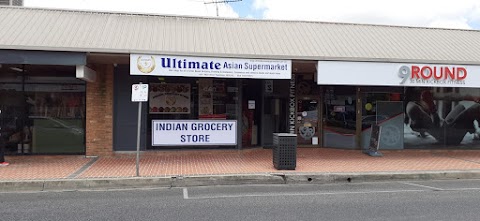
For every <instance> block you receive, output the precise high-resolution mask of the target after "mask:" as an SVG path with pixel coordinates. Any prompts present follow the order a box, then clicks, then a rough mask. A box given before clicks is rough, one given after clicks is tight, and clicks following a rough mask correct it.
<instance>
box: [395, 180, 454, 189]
mask: <svg viewBox="0 0 480 221" xmlns="http://www.w3.org/2000/svg"><path fill="white" fill-rule="evenodd" d="M399 183H403V184H406V185H410V186H416V187H423V188H427V189H431V190H437V191H443V190H444V189H442V188H437V187H433V186H427V185H422V184H417V183H410V182H399Z"/></svg>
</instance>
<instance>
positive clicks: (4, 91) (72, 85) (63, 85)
mask: <svg viewBox="0 0 480 221" xmlns="http://www.w3.org/2000/svg"><path fill="white" fill-rule="evenodd" d="M85 62H86V56H85V54H83V53H58V52H38V51H13V50H0V110H1V112H2V121H3V126H2V128H1V129H2V135H3V136H4V138H5V142H6V152H7V154H84V153H85V115H86V113H85V98H86V93H85V91H86V87H85V82H84V81H83V80H80V79H78V78H76V66H77V65H84V64H85Z"/></svg>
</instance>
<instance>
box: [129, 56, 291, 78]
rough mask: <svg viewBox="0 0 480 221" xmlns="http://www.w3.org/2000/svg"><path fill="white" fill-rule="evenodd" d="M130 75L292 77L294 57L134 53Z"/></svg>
mask: <svg viewBox="0 0 480 221" xmlns="http://www.w3.org/2000/svg"><path fill="white" fill-rule="evenodd" d="M130 74H131V75H149V76H177V77H214V78H255V79H290V78H291V75H292V61H291V60H264V59H234V58H208V57H186V56H165V55H140V54H131V55H130Z"/></svg>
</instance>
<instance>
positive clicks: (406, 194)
mask: <svg viewBox="0 0 480 221" xmlns="http://www.w3.org/2000/svg"><path fill="white" fill-rule="evenodd" d="M479 208H480V180H452V181H408V182H384V183H348V184H328V185H258V186H213V187H192V188H171V189H169V188H162V189H130V190H110V191H108V190H107V191H76V192H25V193H0V220H2V221H3V220H5V221H11V220H129V221H131V220H242V221H244V220H309V221H311V220H382V221H383V220H409V221H410V220H479V219H480V218H479V217H480V209H479Z"/></svg>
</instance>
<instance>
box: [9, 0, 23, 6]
mask: <svg viewBox="0 0 480 221" xmlns="http://www.w3.org/2000/svg"><path fill="white" fill-rule="evenodd" d="M12 5H14V6H23V0H12Z"/></svg>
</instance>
